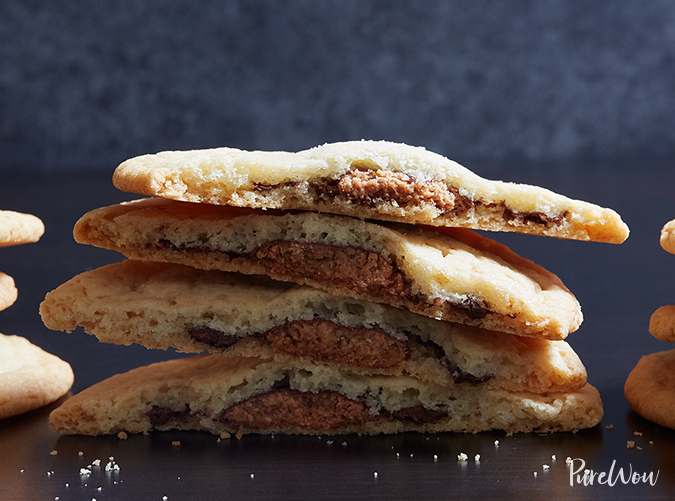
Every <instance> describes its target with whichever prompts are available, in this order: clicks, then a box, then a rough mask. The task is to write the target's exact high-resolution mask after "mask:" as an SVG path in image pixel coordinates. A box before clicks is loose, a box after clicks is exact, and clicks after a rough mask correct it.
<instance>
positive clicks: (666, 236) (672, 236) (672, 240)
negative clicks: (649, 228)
mask: <svg viewBox="0 0 675 501" xmlns="http://www.w3.org/2000/svg"><path fill="white" fill-rule="evenodd" d="M660 243H661V247H663V249H664V250H665V251H667V252H670V253H671V254H675V220H673V221H668V222H667V223H666V224H665V225H664V226H663V228H662V229H661V238H660Z"/></svg>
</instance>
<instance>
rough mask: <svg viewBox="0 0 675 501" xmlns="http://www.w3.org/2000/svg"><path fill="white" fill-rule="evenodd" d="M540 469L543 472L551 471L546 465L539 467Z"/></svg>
mask: <svg viewBox="0 0 675 501" xmlns="http://www.w3.org/2000/svg"><path fill="white" fill-rule="evenodd" d="M541 468H542V470H544V471H548V470H550V469H551V467H550V466H549V465H547V464H544V465H541Z"/></svg>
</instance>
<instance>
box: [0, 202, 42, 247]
mask: <svg viewBox="0 0 675 501" xmlns="http://www.w3.org/2000/svg"><path fill="white" fill-rule="evenodd" d="M44 232H45V226H44V224H43V223H42V221H41V220H40V219H39V218H38V217H36V216H33V215H32V214H23V213H21V212H14V211H10V210H0V247H8V246H10V245H20V244H26V243H30V242H37V241H38V240H39V239H40V237H41V236H42V234H43V233H44Z"/></svg>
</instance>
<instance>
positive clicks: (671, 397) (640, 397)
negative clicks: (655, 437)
mask: <svg viewBox="0 0 675 501" xmlns="http://www.w3.org/2000/svg"><path fill="white" fill-rule="evenodd" d="M674 369H675V350H669V351H661V352H657V353H652V354H650V355H645V356H643V357H642V358H641V359H640V360H639V361H638V363H637V365H636V366H635V368H634V369H633V370H632V371H631V373H630V374H629V375H628V378H627V379H626V383H625V384H624V394H625V396H626V400H627V401H628V403H629V404H630V406H631V407H632V408H633V410H634V411H635V412H637V413H638V414H639V415H640V416H642V417H643V418H645V419H648V420H649V421H652V422H654V423H656V424H659V425H661V426H665V427H666V428H672V429H675V377H673V375H674V374H673V370H674Z"/></svg>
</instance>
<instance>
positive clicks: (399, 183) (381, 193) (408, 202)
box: [253, 168, 568, 226]
mask: <svg viewBox="0 0 675 501" xmlns="http://www.w3.org/2000/svg"><path fill="white" fill-rule="evenodd" d="M300 185H304V186H307V188H308V191H309V192H310V193H312V196H313V197H314V199H315V200H317V201H322V202H330V201H332V200H334V199H339V200H344V201H349V202H352V203H356V204H361V205H365V206H368V207H376V206H377V205H378V204H379V203H382V202H386V203H390V204H393V205H396V206H398V207H403V208H410V207H415V206H420V205H432V206H434V207H436V208H437V209H438V210H439V211H441V213H442V214H443V215H444V216H454V217H461V216H464V215H465V214H467V213H468V212H469V211H470V210H472V209H475V208H476V207H479V206H483V207H487V208H488V209H490V210H492V211H501V212H502V217H503V218H504V219H505V220H507V221H516V222H517V223H520V224H528V223H531V224H534V225H537V226H550V225H558V224H560V223H561V222H562V221H563V220H564V219H566V218H567V216H568V212H567V211H565V212H563V213H562V214H560V215H558V216H548V215H546V214H544V213H543V212H516V211H514V210H513V209H511V208H510V207H509V206H508V205H507V204H506V202H499V203H495V202H484V201H482V200H472V199H471V198H469V197H467V196H464V195H461V194H460V193H459V190H458V189H457V188H455V187H453V186H449V185H448V184H446V183H445V182H443V181H433V180H431V181H418V180H417V179H415V178H413V177H412V176H409V175H407V174H403V173H400V172H391V171H384V170H373V169H364V168H355V169H353V170H351V171H349V172H346V173H345V174H342V175H341V176H339V177H337V178H333V179H322V180H320V181H316V182H311V183H308V182H302V181H290V182H287V183H281V184H278V185H266V184H260V183H257V184H255V185H254V188H253V189H254V190H255V191H257V192H266V191H272V190H274V189H279V188H284V187H287V186H291V187H296V186H300Z"/></svg>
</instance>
